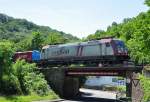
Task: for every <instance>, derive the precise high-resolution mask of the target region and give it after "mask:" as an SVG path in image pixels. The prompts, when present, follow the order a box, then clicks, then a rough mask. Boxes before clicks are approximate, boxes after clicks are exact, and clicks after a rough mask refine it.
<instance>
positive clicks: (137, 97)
mask: <svg viewBox="0 0 150 102" xmlns="http://www.w3.org/2000/svg"><path fill="white" fill-rule="evenodd" d="M126 79H127V82H126V96H127V97H131V100H132V102H141V101H142V97H143V90H142V86H141V84H140V79H139V74H138V73H135V72H128V71H127V72H126Z"/></svg>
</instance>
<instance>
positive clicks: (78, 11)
mask: <svg viewBox="0 0 150 102" xmlns="http://www.w3.org/2000/svg"><path fill="white" fill-rule="evenodd" d="M147 10H148V7H147V6H146V5H144V0H0V13H4V14H7V15H9V16H12V17H15V18H24V19H27V20H29V21H32V22H34V23H35V24H38V25H44V26H49V27H51V28H53V29H57V30H59V31H63V32H65V33H70V34H72V35H74V36H77V37H79V38H82V37H86V36H88V35H89V34H93V33H95V31H96V30H98V29H102V30H106V29H107V27H108V26H109V25H111V24H112V22H113V21H115V22H117V23H120V22H121V21H122V20H123V19H124V18H129V17H135V16H137V15H138V14H139V13H140V12H144V11H147Z"/></svg>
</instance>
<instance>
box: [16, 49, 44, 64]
mask: <svg viewBox="0 0 150 102" xmlns="http://www.w3.org/2000/svg"><path fill="white" fill-rule="evenodd" d="M40 57H41V54H40V52H39V51H37V50H33V51H25V52H16V53H15V54H14V60H15V61H16V60H17V59H24V60H26V61H27V62H33V61H34V62H35V61H39V60H40V59H41V58H40Z"/></svg>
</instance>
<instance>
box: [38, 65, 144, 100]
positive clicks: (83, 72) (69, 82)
mask: <svg viewBox="0 0 150 102" xmlns="http://www.w3.org/2000/svg"><path fill="white" fill-rule="evenodd" d="M142 68H143V67H142V66H115V67H47V68H40V69H39V70H40V71H41V72H43V73H44V75H45V76H46V79H47V80H48V82H49V84H50V85H51V87H52V88H53V89H54V91H55V92H56V93H58V94H59V95H60V96H61V97H73V96H75V95H77V94H78V93H79V84H80V83H79V80H78V78H79V77H81V76H122V77H124V78H126V80H127V81H126V96H127V97H131V98H132V102H140V100H141V98H142V89H141V86H140V83H139V79H138V73H141V71H142Z"/></svg>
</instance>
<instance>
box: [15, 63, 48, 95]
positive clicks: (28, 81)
mask: <svg viewBox="0 0 150 102" xmlns="http://www.w3.org/2000/svg"><path fill="white" fill-rule="evenodd" d="M13 70H14V75H16V76H17V78H18V79H19V82H20V85H21V89H22V92H23V93H24V94H32V93H36V94H38V95H48V93H49V92H50V87H49V86H48V84H47V81H46V80H45V79H44V76H43V74H41V73H39V72H37V71H36V65H35V64H29V63H26V62H25V61H24V60H17V61H16V63H15V64H14V65H13Z"/></svg>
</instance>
